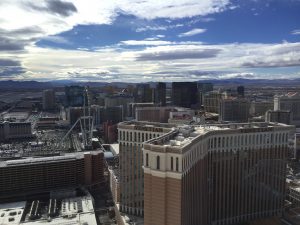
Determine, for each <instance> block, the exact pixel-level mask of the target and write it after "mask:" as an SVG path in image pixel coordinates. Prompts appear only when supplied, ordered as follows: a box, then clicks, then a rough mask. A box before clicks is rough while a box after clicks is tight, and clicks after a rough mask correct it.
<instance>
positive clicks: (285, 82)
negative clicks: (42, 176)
mask: <svg viewBox="0 0 300 225" xmlns="http://www.w3.org/2000/svg"><path fill="white" fill-rule="evenodd" d="M198 82H209V83H213V84H214V85H225V86H226V85H245V86H247V85H257V86H274V87H278V86H299V85H300V78H296V79H273V80H269V79H244V78H232V79H210V80H199V81H198ZM149 83H150V85H151V86H152V87H154V86H155V84H156V82H149ZM166 83H167V86H168V87H171V83H172V82H166ZM130 84H132V85H135V84H134V83H126V82H112V83H108V82H77V81H72V80H59V81H48V82H39V81H13V80H7V81H0V90H18V89H47V88H54V87H64V86H66V85H81V86H89V87H103V86H106V85H114V86H118V87H120V88H125V87H127V85H130Z"/></svg>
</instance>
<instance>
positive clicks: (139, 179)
mask: <svg viewBox="0 0 300 225" xmlns="http://www.w3.org/2000/svg"><path fill="white" fill-rule="evenodd" d="M172 127H173V126H172V125H170V124H160V123H142V122H122V123H119V124H118V139H119V140H118V142H119V149H120V153H119V154H120V161H119V165H120V167H119V169H120V193H121V194H120V196H121V197H120V211H122V212H125V213H129V214H134V215H137V216H143V215H144V210H143V208H144V173H143V168H142V165H143V154H142V145H143V142H145V141H147V140H150V139H153V138H156V137H159V136H161V135H163V134H164V133H167V132H169V131H170V130H171V129H172Z"/></svg>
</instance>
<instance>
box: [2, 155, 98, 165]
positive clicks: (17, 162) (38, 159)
mask: <svg viewBox="0 0 300 225" xmlns="http://www.w3.org/2000/svg"><path fill="white" fill-rule="evenodd" d="M98 152H99V151H91V152H74V153H66V154H65V155H61V156H49V157H28V158H22V159H15V160H7V161H0V167H8V166H22V165H28V164H40V163H51V162H59V161H69V160H76V159H80V158H83V157H84V155H85V154H96V153H98Z"/></svg>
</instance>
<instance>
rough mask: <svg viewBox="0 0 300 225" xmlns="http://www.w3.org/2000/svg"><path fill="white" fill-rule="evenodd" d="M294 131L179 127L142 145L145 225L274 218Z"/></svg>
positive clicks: (267, 126) (222, 224) (257, 126)
mask: <svg viewBox="0 0 300 225" xmlns="http://www.w3.org/2000/svg"><path fill="white" fill-rule="evenodd" d="M293 130H294V127H293V126H288V125H284V124H273V123H250V124H249V123H245V124H223V125H212V126H208V125H207V126H205V127H203V126H199V127H189V126H186V127H181V128H177V129H176V130H172V131H170V132H169V133H167V134H165V135H163V136H161V137H158V138H155V139H152V140H149V141H147V142H146V143H144V144H143V160H144V162H143V163H144V224H145V225H196V224H197V225H198V224H201V225H227V224H228V225H229V224H235V223H240V222H243V221H251V220H256V219H258V218H266V217H273V216H280V215H281V214H282V212H283V206H284V199H285V175H286V157H287V153H288V147H289V134H290V133H291V132H293Z"/></svg>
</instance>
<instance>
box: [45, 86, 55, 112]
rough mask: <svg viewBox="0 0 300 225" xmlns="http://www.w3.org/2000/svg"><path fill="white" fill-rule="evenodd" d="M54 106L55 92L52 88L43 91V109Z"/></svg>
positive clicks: (49, 108)
mask: <svg viewBox="0 0 300 225" xmlns="http://www.w3.org/2000/svg"><path fill="white" fill-rule="evenodd" d="M54 108H55V92H54V90H44V91H43V110H52V109H54Z"/></svg>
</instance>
